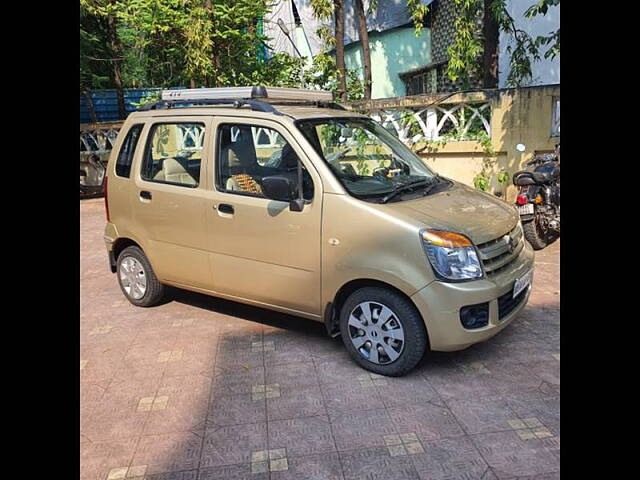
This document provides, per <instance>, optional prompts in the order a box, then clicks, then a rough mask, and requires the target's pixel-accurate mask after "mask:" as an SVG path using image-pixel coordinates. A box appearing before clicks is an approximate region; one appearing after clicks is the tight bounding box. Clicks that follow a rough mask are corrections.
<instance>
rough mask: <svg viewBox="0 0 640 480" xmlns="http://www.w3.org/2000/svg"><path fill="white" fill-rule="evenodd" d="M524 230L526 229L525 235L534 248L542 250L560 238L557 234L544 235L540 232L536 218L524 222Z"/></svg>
mask: <svg viewBox="0 0 640 480" xmlns="http://www.w3.org/2000/svg"><path fill="white" fill-rule="evenodd" d="M522 230H523V231H524V237H525V238H526V239H527V241H528V242H529V243H530V244H531V246H532V247H533V249H534V250H542V249H543V248H545V247H546V246H547V245H549V244H551V243H553V242H554V241H555V240H556V239H557V238H558V236H557V235H555V234H548V235H544V234H542V233H541V232H539V231H538V226H537V225H536V220H535V218H534V219H533V220H531V221H529V222H527V223H523V224H522Z"/></svg>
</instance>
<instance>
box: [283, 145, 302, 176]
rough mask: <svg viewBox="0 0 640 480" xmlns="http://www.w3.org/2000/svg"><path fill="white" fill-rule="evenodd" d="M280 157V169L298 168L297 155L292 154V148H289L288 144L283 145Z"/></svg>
mask: <svg viewBox="0 0 640 480" xmlns="http://www.w3.org/2000/svg"><path fill="white" fill-rule="evenodd" d="M280 155H281V158H282V160H281V162H280V165H281V166H282V168H286V169H287V170H293V169H295V168H298V155H297V154H296V152H294V150H293V148H291V145H289V144H288V143H287V144H285V146H284V147H282V153H281V154H280Z"/></svg>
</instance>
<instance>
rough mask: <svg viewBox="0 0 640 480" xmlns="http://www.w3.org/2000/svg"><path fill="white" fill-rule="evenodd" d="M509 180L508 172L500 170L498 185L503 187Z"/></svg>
mask: <svg viewBox="0 0 640 480" xmlns="http://www.w3.org/2000/svg"><path fill="white" fill-rule="evenodd" d="M509 178H511V176H510V175H509V172H507V171H506V170H501V171H500V173H499V174H498V183H499V184H500V185H502V186H503V187H504V186H505V185H506V184H507V183H508V182H509Z"/></svg>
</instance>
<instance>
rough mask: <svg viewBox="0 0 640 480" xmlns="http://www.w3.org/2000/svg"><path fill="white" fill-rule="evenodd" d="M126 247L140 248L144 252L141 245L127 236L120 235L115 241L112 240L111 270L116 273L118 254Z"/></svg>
mask: <svg viewBox="0 0 640 480" xmlns="http://www.w3.org/2000/svg"><path fill="white" fill-rule="evenodd" d="M127 247H138V248H139V249H140V250H142V251H143V252H144V249H143V248H142V246H141V245H140V244H139V243H138V242H136V241H135V240H133V239H131V238H128V237H120V238H118V239H117V240H116V241H115V242H113V247H112V249H111V255H110V257H111V259H110V263H111V272H112V273H116V264H117V262H118V256H119V255H120V253H121V252H122V251H123V250H124V249H125V248H127Z"/></svg>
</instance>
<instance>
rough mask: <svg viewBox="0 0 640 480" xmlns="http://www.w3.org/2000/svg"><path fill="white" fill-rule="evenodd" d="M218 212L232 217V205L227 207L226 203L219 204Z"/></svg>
mask: <svg viewBox="0 0 640 480" xmlns="http://www.w3.org/2000/svg"><path fill="white" fill-rule="evenodd" d="M218 212H221V213H229V214H231V215H233V205H229V204H228V203H221V204H220V205H218Z"/></svg>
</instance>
